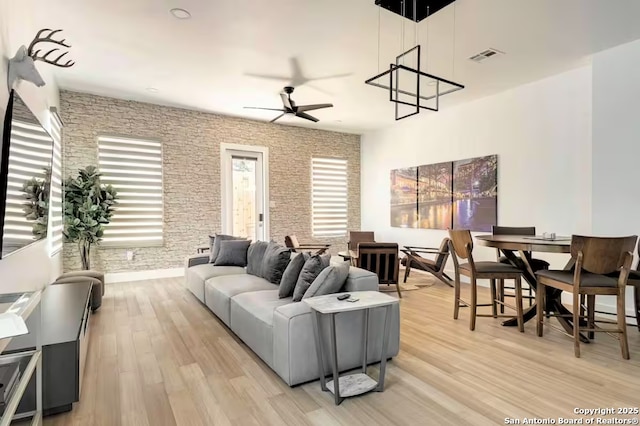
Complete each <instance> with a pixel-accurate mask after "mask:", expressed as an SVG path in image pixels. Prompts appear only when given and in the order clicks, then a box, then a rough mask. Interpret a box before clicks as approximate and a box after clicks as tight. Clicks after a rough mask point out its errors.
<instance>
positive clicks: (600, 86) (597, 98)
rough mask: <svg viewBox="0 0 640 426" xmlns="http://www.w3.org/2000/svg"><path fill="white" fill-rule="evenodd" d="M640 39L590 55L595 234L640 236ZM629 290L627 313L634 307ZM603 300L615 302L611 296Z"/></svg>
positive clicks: (628, 289)
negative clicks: (591, 56) (639, 176)
mask: <svg viewBox="0 0 640 426" xmlns="http://www.w3.org/2000/svg"><path fill="white" fill-rule="evenodd" d="M638 67H640V41H635V42H632V43H628V44H624V45H621V46H618V47H615V48H613V49H609V50H606V51H604V52H601V53H598V54H597V55H595V56H594V58H593V188H592V191H593V192H592V200H593V205H592V212H593V213H592V214H593V233H594V234H596V235H634V234H635V235H638V234H640V198H638V168H639V166H638V164H639V163H638V161H639V160H640V104H639V103H638V102H639V100H640V82H639V81H638V78H637V77H638V76H637V74H638V73H637V70H638ZM632 297H633V293H632V290H631V288H627V302H626V304H627V311H630V310H633V308H632V305H633V299H632ZM606 303H608V304H611V305H613V304H614V299H613V298H609V300H607V301H606Z"/></svg>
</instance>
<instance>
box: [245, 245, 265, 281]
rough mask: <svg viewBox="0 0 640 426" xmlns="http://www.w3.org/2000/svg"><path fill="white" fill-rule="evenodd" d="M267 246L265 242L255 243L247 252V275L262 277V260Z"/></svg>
mask: <svg viewBox="0 0 640 426" xmlns="http://www.w3.org/2000/svg"><path fill="white" fill-rule="evenodd" d="M268 245H269V243H268V242H266V241H256V242H255V243H253V244H251V245H250V246H249V250H248V251H247V274H251V275H255V276H256V277H262V258H263V257H264V252H265V250H266V249H267V246H268Z"/></svg>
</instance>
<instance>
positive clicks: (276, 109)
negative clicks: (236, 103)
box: [244, 107, 284, 112]
mask: <svg viewBox="0 0 640 426" xmlns="http://www.w3.org/2000/svg"><path fill="white" fill-rule="evenodd" d="M244 109H262V110H265V111H282V112H284V110H283V109H282V108H262V107H244Z"/></svg>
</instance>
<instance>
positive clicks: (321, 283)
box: [302, 262, 349, 299]
mask: <svg viewBox="0 0 640 426" xmlns="http://www.w3.org/2000/svg"><path fill="white" fill-rule="evenodd" d="M348 276H349V264H348V263H347V262H344V263H343V264H341V265H335V266H334V265H331V266H329V267H327V268H324V269H323V270H322V272H320V274H319V275H318V276H317V277H316V279H315V280H313V283H312V284H311V287H309V289H308V290H307V291H306V292H305V293H304V296H302V298H303V299H308V298H309V297H314V296H323V295H325V294H333V293H338V292H339V291H340V290H341V289H342V287H343V286H344V283H345V282H346V281H347V277H348Z"/></svg>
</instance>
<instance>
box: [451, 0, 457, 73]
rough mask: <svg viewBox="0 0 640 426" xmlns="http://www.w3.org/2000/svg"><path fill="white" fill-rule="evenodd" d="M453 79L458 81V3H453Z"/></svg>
mask: <svg viewBox="0 0 640 426" xmlns="http://www.w3.org/2000/svg"><path fill="white" fill-rule="evenodd" d="M452 68H453V69H452V74H453V76H452V79H453V81H455V80H456V2H455V1H454V2H453V67H452Z"/></svg>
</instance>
